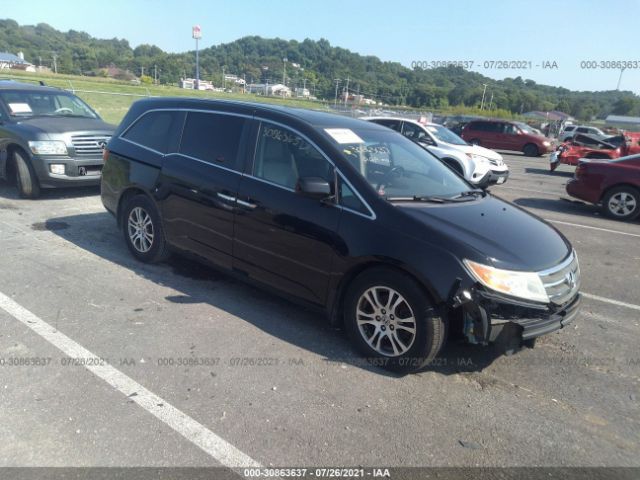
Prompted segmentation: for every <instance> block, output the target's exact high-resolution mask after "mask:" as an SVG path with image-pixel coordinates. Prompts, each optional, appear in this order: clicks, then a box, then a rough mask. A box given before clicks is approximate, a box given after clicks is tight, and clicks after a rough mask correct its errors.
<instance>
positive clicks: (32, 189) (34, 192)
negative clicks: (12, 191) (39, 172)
mask: <svg viewBox="0 0 640 480" xmlns="http://www.w3.org/2000/svg"><path fill="white" fill-rule="evenodd" d="M13 160H14V162H15V172H16V187H17V188H18V194H19V195H20V196H21V197H22V198H38V197H39V196H40V184H39V183H38V177H36V174H35V172H34V170H33V167H32V166H31V165H30V164H29V162H27V160H26V159H25V158H24V156H23V155H22V153H20V152H15V153H14V154H13Z"/></svg>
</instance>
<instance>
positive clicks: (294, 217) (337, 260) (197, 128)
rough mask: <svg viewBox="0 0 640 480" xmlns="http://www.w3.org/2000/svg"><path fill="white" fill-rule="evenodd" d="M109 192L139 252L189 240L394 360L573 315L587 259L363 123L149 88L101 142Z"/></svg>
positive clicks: (517, 337)
mask: <svg viewBox="0 0 640 480" xmlns="http://www.w3.org/2000/svg"><path fill="white" fill-rule="evenodd" d="M102 201H103V203H104V205H105V207H106V208H107V210H109V211H110V212H112V213H113V214H114V215H115V217H116V219H117V223H118V225H119V227H121V228H122V230H123V232H124V239H125V242H126V244H127V246H128V247H129V249H130V251H131V253H132V254H133V255H134V256H135V257H136V258H137V259H139V260H141V261H144V262H156V261H161V260H163V259H164V258H166V257H167V256H168V254H169V253H170V252H171V251H173V250H175V251H179V252H183V253H189V254H191V255H195V256H196V257H197V258H198V259H200V260H202V261H204V262H206V263H208V264H211V265H213V266H216V267H219V268H222V269H225V270H227V271H229V272H232V273H234V274H237V275H239V276H240V277H244V278H246V279H248V280H250V281H253V282H256V283H260V284H263V285H265V286H267V287H270V288H271V289H273V290H275V291H278V292H280V293H283V294H285V295H286V296H288V297H290V298H293V299H296V300H298V301H301V302H304V303H305V304H310V305H314V306H317V307H320V308H322V309H324V310H325V311H326V313H327V316H328V318H329V320H330V321H331V322H332V323H334V324H339V325H344V327H345V328H346V330H347V331H348V332H349V334H350V336H351V338H352V340H353V342H354V343H355V345H356V346H357V347H358V348H359V349H360V350H361V351H362V352H363V354H364V355H365V356H366V357H367V358H369V359H373V360H375V362H376V363H377V364H378V365H384V366H386V367H388V368H391V369H394V370H399V371H409V370H415V369H418V368H421V367H424V366H425V365H427V364H429V362H430V361H432V360H433V359H434V357H435V356H436V355H437V354H438V352H439V350H440V348H441V347H442V345H443V343H444V342H445V339H446V338H447V335H450V334H455V335H458V336H461V337H463V338H466V339H467V340H468V341H470V342H472V343H479V344H488V343H490V342H494V341H499V342H502V341H507V343H508V344H509V345H511V346H512V347H513V348H517V347H520V346H521V345H527V344H529V345H530V344H532V343H533V340H534V339H535V338H536V337H538V336H540V335H543V334H546V333H549V332H552V331H554V330H557V329H560V328H562V327H564V326H566V325H567V324H568V323H569V322H571V321H572V320H573V319H574V318H575V317H576V314H577V312H578V306H579V303H580V294H579V293H578V291H579V288H580V270H579V266H578V258H577V256H576V253H575V251H574V250H573V249H572V247H571V245H570V243H569V242H568V240H567V239H566V238H565V237H563V236H562V235H561V234H560V233H559V232H558V231H557V230H556V229H555V228H554V227H552V226H551V225H549V224H547V223H545V222H544V221H542V220H540V219H539V218H537V217H535V216H533V215H531V214H529V213H527V212H525V211H524V210H522V209H521V208H519V207H517V206H515V205H512V204H510V203H507V202H504V201H502V200H499V199H497V198H495V197H493V196H491V194H489V193H487V192H485V191H483V190H478V189H474V188H473V187H472V186H471V185H470V184H468V183H466V182H465V181H464V180H463V179H461V178H460V177H459V176H458V175H455V174H454V173H452V172H451V170H450V169H448V168H447V167H446V166H444V165H443V164H442V163H441V162H440V161H439V160H438V159H437V158H435V157H433V156H432V155H431V154H429V153H428V152H427V151H425V150H424V149H422V148H420V147H419V146H417V145H416V144H414V143H413V142H411V141H410V140H408V139H407V138H405V137H403V136H402V135H400V134H398V133H396V132H394V131H392V130H390V129H388V128H385V127H382V126H378V125H375V124H372V123H369V122H365V121H362V120H356V119H352V118H346V117H341V116H336V115H332V114H328V113H324V112H317V111H310V110H303V109H292V108H284V107H277V106H272V105H265V104H251V103H243V102H226V101H208V100H195V99H167V98H165V99H146V100H141V101H138V102H136V103H135V104H134V105H133V106H132V107H131V109H130V111H129V112H128V114H127V115H126V117H125V118H124V120H123V121H122V123H121V124H120V126H119V127H118V129H117V130H116V132H115V134H114V136H113V138H112V139H111V141H110V142H109V144H108V146H107V150H105V166H104V169H103V176H102Z"/></svg>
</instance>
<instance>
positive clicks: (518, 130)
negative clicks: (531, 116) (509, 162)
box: [460, 120, 554, 157]
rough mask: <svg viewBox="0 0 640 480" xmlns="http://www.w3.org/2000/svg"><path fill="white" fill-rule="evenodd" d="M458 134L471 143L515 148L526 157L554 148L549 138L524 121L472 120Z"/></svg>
mask: <svg viewBox="0 0 640 480" xmlns="http://www.w3.org/2000/svg"><path fill="white" fill-rule="evenodd" d="M460 136H461V137H462V138H463V139H464V140H466V141H467V142H469V143H471V144H473V145H480V146H482V147H486V148H493V149H496V150H515V151H518V152H522V153H524V154H525V155H527V156H528V157H538V156H540V155H543V154H545V153H548V152H552V151H553V148H554V147H553V142H552V140H551V139H549V138H547V137H545V136H543V135H540V134H538V133H536V131H534V130H533V129H532V128H531V127H530V126H529V125H527V124H526V123H522V122H510V121H507V120H474V121H472V122H469V123H467V124H466V125H465V126H464V128H463V129H462V132H461V134H460Z"/></svg>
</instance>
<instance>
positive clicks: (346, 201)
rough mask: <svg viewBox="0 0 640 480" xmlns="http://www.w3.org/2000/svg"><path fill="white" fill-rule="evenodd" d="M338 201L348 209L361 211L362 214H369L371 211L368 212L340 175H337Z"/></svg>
mask: <svg viewBox="0 0 640 480" xmlns="http://www.w3.org/2000/svg"><path fill="white" fill-rule="evenodd" d="M338 201H339V202H340V205H342V206H343V207H345V208H348V209H349V210H353V211H354V212H358V213H362V214H363V215H371V212H369V210H368V209H367V207H366V206H365V205H364V203H362V201H361V200H360V199H359V198H358V196H357V195H356V194H355V193H354V191H353V190H352V189H351V187H349V185H348V184H347V183H346V182H345V181H344V180H343V179H342V177H338Z"/></svg>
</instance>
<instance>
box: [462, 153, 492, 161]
mask: <svg viewBox="0 0 640 480" xmlns="http://www.w3.org/2000/svg"><path fill="white" fill-rule="evenodd" d="M467 157H469V158H470V159H471V160H473V161H474V162H478V163H489V159H488V158H487V157H483V156H481V155H476V154H475V153H474V154H468V153H467Z"/></svg>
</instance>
